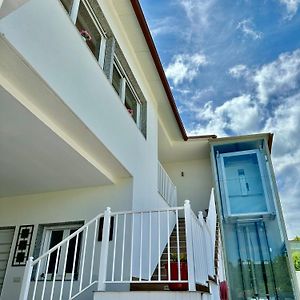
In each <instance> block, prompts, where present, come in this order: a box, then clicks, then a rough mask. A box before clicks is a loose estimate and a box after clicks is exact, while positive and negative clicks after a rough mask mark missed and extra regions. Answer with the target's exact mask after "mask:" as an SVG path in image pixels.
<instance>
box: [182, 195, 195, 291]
mask: <svg viewBox="0 0 300 300" xmlns="http://www.w3.org/2000/svg"><path fill="white" fill-rule="evenodd" d="M184 217H185V235H186V254H187V264H188V281H189V291H190V292H195V291H196V284H195V267H194V253H193V233H192V220H191V205H190V200H185V201H184Z"/></svg>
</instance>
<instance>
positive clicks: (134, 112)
mask: <svg viewBox="0 0 300 300" xmlns="http://www.w3.org/2000/svg"><path fill="white" fill-rule="evenodd" d="M125 106H126V108H127V110H128V112H129V114H130V115H131V116H132V118H133V120H134V122H135V123H137V121H138V115H139V113H138V111H139V102H138V100H137V99H136V97H135V96H134V95H133V92H132V90H131V89H130V88H129V86H128V85H126V90H125Z"/></svg>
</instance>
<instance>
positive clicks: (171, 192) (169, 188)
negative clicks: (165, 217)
mask: <svg viewBox="0 0 300 300" xmlns="http://www.w3.org/2000/svg"><path fill="white" fill-rule="evenodd" d="M157 190H158V193H159V194H160V195H161V196H162V197H163V198H164V199H165V201H166V202H167V203H168V204H169V205H170V206H177V189H176V186H175V184H174V183H173V182H172V180H171V178H170V177H169V175H168V173H167V172H166V170H165V169H164V167H163V166H162V165H161V163H160V162H159V161H158V183H157Z"/></svg>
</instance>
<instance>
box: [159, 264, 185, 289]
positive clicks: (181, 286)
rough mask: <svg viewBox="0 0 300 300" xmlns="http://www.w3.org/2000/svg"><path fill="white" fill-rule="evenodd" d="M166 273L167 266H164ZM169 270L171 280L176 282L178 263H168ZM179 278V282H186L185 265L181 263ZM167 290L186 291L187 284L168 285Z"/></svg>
mask: <svg viewBox="0 0 300 300" xmlns="http://www.w3.org/2000/svg"><path fill="white" fill-rule="evenodd" d="M165 268H166V271H167V272H169V270H168V265H167V264H166V265H165ZM170 268H171V280H178V263H177V262H171V263H170ZM180 276H181V280H188V268H187V263H186V262H182V263H180ZM168 285H169V289H170V290H171V291H187V290H188V287H189V286H188V283H185V282H184V283H180V282H178V283H169V284H168Z"/></svg>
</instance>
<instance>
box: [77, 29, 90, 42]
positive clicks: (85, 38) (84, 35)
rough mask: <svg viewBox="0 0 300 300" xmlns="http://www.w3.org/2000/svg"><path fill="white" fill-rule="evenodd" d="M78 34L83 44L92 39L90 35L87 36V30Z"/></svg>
mask: <svg viewBox="0 0 300 300" xmlns="http://www.w3.org/2000/svg"><path fill="white" fill-rule="evenodd" d="M79 33H80V35H81V36H82V38H83V40H84V41H85V42H88V41H90V40H91V39H92V37H91V35H90V34H89V32H88V31H87V30H84V29H82V30H80V31H79Z"/></svg>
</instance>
